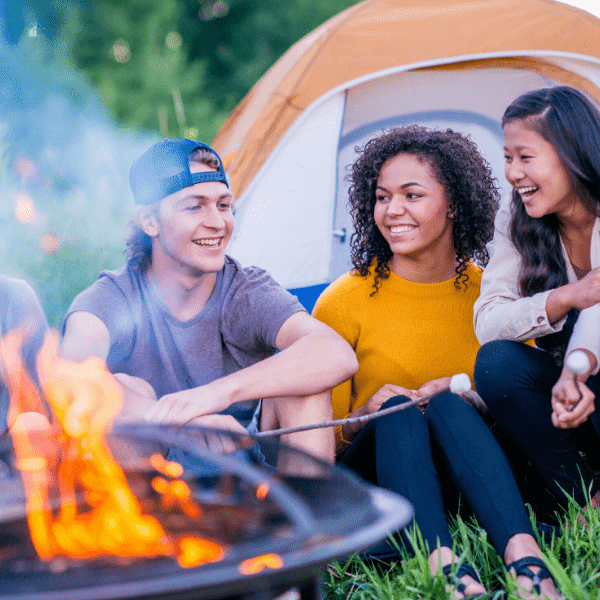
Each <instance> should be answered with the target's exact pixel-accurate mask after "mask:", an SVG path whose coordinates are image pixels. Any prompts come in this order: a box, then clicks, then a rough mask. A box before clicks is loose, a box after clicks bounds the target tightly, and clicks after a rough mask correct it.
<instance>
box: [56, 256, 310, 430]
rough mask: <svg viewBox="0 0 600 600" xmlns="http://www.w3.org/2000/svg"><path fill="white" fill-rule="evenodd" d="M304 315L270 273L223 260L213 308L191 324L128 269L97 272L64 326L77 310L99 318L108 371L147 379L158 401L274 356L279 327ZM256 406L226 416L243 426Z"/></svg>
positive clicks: (245, 405) (232, 410)
mask: <svg viewBox="0 0 600 600" xmlns="http://www.w3.org/2000/svg"><path fill="white" fill-rule="evenodd" d="M300 310H304V308H303V307H302V305H301V304H300V303H299V302H298V300H297V298H296V297H295V296H292V295H291V294H290V293H289V292H287V291H286V290H285V289H283V288H282V287H281V286H280V285H279V284H277V283H276V282H275V281H274V280H273V279H272V278H271V276H270V275H269V274H268V273H267V272H266V271H263V270H262V269H258V268H256V267H248V268H242V267H241V266H240V265H239V263H238V262H236V261H235V260H234V259H232V258H230V257H226V258H225V266H224V268H223V269H222V270H221V271H220V272H219V273H218V274H217V281H216V284H215V288H214V290H213V292H212V294H211V296H210V298H209V300H208V302H207V303H206V305H205V306H204V308H203V309H202V310H201V311H200V312H199V313H198V314H197V315H196V316H195V317H194V318H192V319H190V320H189V321H180V320H179V319H177V318H175V317H174V316H173V315H172V314H171V313H170V312H169V311H168V310H167V308H166V307H165V306H164V305H163V304H162V303H161V302H160V300H159V299H158V297H157V296H156V294H155V292H154V290H153V289H152V285H151V284H150V282H149V281H148V278H147V277H146V275H145V274H144V273H143V272H139V271H137V270H133V269H130V268H129V267H128V266H125V267H123V268H121V269H119V270H117V271H103V272H102V273H100V276H99V278H98V281H96V282H95V283H94V284H93V285H92V286H90V287H89V288H88V289H86V290H84V291H83V292H81V294H79V295H78V296H77V297H76V298H75V300H73V302H72V304H71V306H70V308H69V310H68V312H67V316H66V317H65V322H66V320H67V319H68V318H69V315H71V314H72V313H74V312H76V311H86V312H89V313H92V314H93V315H95V316H97V317H98V318H99V319H100V320H101V321H102V322H103V323H104V324H105V325H106V327H107V329H108V331H109V333H110V351H109V354H108V358H107V367H108V369H109V370H110V371H111V372H112V373H126V374H128V375H132V376H135V377H140V378H142V379H144V380H146V381H147V382H148V383H150V385H152V387H153V388H154V390H155V391H156V395H157V397H158V398H160V397H161V396H164V395H165V394H170V393H173V392H178V391H181V390H184V389H188V388H193V387H197V386H200V385H205V384H207V383H210V382H211V381H214V380H215V379H218V378H220V377H224V376H225V375H229V374H230V373H234V372H236V371H239V370H240V369H243V368H245V367H248V366H250V365H253V364H255V363H257V362H258V361H260V360H263V359H264V358H266V357H268V356H271V355H272V354H274V353H275V351H276V347H275V340H276V337H277V333H278V332H279V329H280V328H281V326H282V325H283V323H284V322H285V321H286V320H287V319H288V318H289V317H290V316H292V315H293V314H294V313H296V312H298V311H300ZM255 408H256V401H252V402H240V403H238V404H235V405H233V406H232V407H230V409H228V410H227V411H225V412H226V413H227V414H232V415H233V416H235V417H236V418H237V419H238V420H239V421H240V422H241V423H242V424H243V425H244V426H246V425H247V424H248V423H249V421H250V418H251V417H252V414H253V412H254V409H255Z"/></svg>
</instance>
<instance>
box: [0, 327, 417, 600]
mask: <svg viewBox="0 0 600 600" xmlns="http://www.w3.org/2000/svg"><path fill="white" fill-rule="evenodd" d="M21 341H22V340H21V336H20V334H19V333H18V332H13V333H10V334H9V335H7V336H5V338H4V339H3V340H2V341H1V342H0V351H1V353H2V360H3V363H4V367H5V381H6V383H7V386H8V388H9V391H10V397H11V400H10V407H9V413H8V422H9V425H10V426H11V434H12V444H11V440H6V441H5V443H4V446H3V447H2V446H0V498H2V503H1V505H0V506H1V507H2V508H0V522H2V531H3V534H1V535H0V582H1V584H0V598H1V597H4V598H11V599H14V600H16V599H17V598H19V599H22V600H25V598H27V599H28V600H29V599H30V598H37V597H40V598H55V599H56V600H58V599H59V598H60V599H61V600H68V599H70V598H72V599H73V600H75V599H77V600H81V599H82V598H90V599H91V598H159V597H168V598H179V597H181V598H189V597H192V596H190V594H192V593H193V594H195V593H201V597H202V598H251V597H254V594H255V593H258V590H262V591H261V594H263V596H261V597H275V596H276V595H278V594H280V593H282V592H284V591H286V590H288V589H290V588H293V587H295V588H298V589H299V590H300V591H301V594H302V597H303V598H307V599H308V598H316V597H319V596H318V588H319V585H318V583H319V580H320V574H321V572H322V568H323V566H324V565H325V563H326V562H327V561H329V560H331V559H332V558H334V557H336V556H340V555H343V554H350V553H352V552H354V551H355V550H357V549H359V548H361V547H364V546H366V545H368V544H371V543H374V542H376V541H378V540H380V539H382V538H383V537H385V535H386V534H387V533H388V532H389V531H391V530H393V529H395V528H397V527H398V526H402V525H404V524H406V522H407V521H408V520H409V519H410V517H411V515H412V511H411V508H410V506H409V505H408V503H407V502H406V501H404V500H403V499H400V498H399V497H398V496H395V495H392V494H390V493H386V492H383V491H380V490H375V489H370V488H368V487H367V486H365V485H364V484H362V483H360V482H359V481H358V480H357V479H355V478H354V477H352V476H351V475H350V474H349V473H346V472H343V471H342V470H340V469H337V468H335V467H333V466H331V465H326V464H323V463H320V462H319V461H317V460H316V459H313V458H312V457H310V456H308V455H301V453H299V452H298V451H295V450H293V449H292V448H288V447H285V446H282V445H280V444H277V443H274V442H269V443H261V444H260V447H259V445H258V443H257V442H256V441H255V440H253V439H252V438H250V437H249V436H239V435H235V434H230V433H225V432H222V431H207V430H204V429H200V428H194V427H182V428H175V427H164V426H163V427H157V426H150V425H129V426H120V427H112V428H111V425H112V423H113V420H114V418H115V416H116V415H117V414H118V412H119V411H120V409H121V405H122V401H123V398H122V393H121V390H120V387H119V385H118V384H117V382H116V381H115V379H114V378H113V377H112V375H111V374H110V373H109V372H108V371H107V369H106V367H105V365H104V364H103V363H102V361H99V360H97V359H90V360H88V361H86V362H84V363H81V364H78V363H71V362H68V361H64V360H62V359H61V358H59V357H58V355H57V340H56V337H55V336H50V337H48V338H47V340H46V342H45V344H44V346H43V348H42V349H41V350H40V352H39V354H38V357H37V370H38V376H39V381H40V386H41V388H42V392H43V399H44V400H45V401H46V402H47V405H48V406H46V404H45V403H44V400H43V399H42V397H40V394H39V393H38V391H37V388H36V386H35V385H34V384H33V382H32V381H31V380H30V378H29V376H28V375H27V372H26V370H25V369H24V368H23V364H22V360H21V357H20V344H21ZM90 403H91V404H90ZM90 406H93V410H90ZM47 410H48V413H47V414H46V416H44V414H45V413H46V411H47ZM209 436H225V437H227V438H228V441H229V442H230V445H233V447H235V448H236V450H235V452H233V453H232V454H231V455H220V454H216V453H214V452H212V451H211V450H210V449H209V447H208V446H209V444H208V443H207V440H208V438H209ZM285 453H290V456H291V457H292V458H293V460H289V459H286V460H284V461H282V462H284V463H285V464H294V463H295V464H300V463H301V464H302V465H303V473H306V472H310V474H311V475H310V477H307V476H306V475H305V474H294V473H277V472H276V470H274V469H272V468H270V467H268V466H267V465H266V463H265V460H264V456H265V455H267V456H268V455H273V456H277V455H278V456H279V457H280V458H281V457H282V454H285ZM172 455H177V456H183V457H184V458H185V460H181V461H178V460H173V459H172V458H171V456H172ZM284 458H285V457H284ZM265 589H267V590H270V592H268V593H267V596H264V593H265V592H264V590H265ZM193 597H200V596H195V595H194V596H193Z"/></svg>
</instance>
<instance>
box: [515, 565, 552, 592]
mask: <svg viewBox="0 0 600 600" xmlns="http://www.w3.org/2000/svg"><path fill="white" fill-rule="evenodd" d="M528 565H531V566H533V567H541V569H540V570H539V571H538V572H537V573H534V572H533V571H532V570H531V569H530V568H529V566H528ZM511 569H514V570H515V573H516V574H517V576H519V575H525V577H529V579H531V581H533V585H532V586H531V589H532V590H533V591H534V592H535V593H536V594H538V595H539V594H540V593H541V591H540V583H542V580H543V579H552V581H554V577H552V574H551V573H550V571H548V568H547V567H546V563H544V561H543V560H542V559H541V558H538V557H537V556H526V557H524V558H520V559H519V560H515V562H512V563H510V565H507V567H506V570H507V571H510V570H511ZM554 585H556V582H555V581H554Z"/></svg>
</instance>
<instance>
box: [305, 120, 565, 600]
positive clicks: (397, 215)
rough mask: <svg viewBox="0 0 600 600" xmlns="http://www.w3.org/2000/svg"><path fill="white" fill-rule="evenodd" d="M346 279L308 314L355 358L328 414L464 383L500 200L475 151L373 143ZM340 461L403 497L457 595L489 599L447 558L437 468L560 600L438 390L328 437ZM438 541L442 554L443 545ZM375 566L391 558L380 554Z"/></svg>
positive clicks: (423, 141) (505, 485) (494, 467)
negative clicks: (423, 400)
mask: <svg viewBox="0 0 600 600" xmlns="http://www.w3.org/2000/svg"><path fill="white" fill-rule="evenodd" d="M349 179H350V183H351V187H350V205H351V213H352V217H353V220H354V226H355V230H356V231H355V233H354V235H353V237H352V243H351V247H352V262H353V265H354V269H353V270H352V271H351V272H350V273H348V274H346V275H343V276H342V277H340V278H339V279H338V280H337V281H335V282H334V283H332V284H331V286H329V287H328V288H327V289H326V290H325V291H324V292H323V294H322V296H321V297H320V298H319V300H318V301H317V304H316V306H315V310H314V315H315V316H316V317H317V318H318V319H320V320H321V321H324V322H325V323H327V324H328V325H329V326H330V327H332V328H333V329H335V330H336V331H337V332H338V333H339V334H341V335H342V337H344V338H345V339H346V341H348V342H349V343H350V344H351V345H352V347H353V348H354V350H355V352H356V355H357V358H358V362H359V369H358V372H357V373H356V375H355V376H354V377H353V378H352V379H351V380H349V381H347V382H345V383H343V384H341V385H340V386H338V387H336V388H335V389H334V390H333V396H332V402H333V410H334V418H335V419H339V418H343V417H347V416H352V417H357V416H361V415H364V414H369V413H374V412H376V411H378V410H379V409H380V408H387V407H389V406H391V405H394V404H398V403H402V402H406V401H408V400H412V399H417V398H419V397H422V396H424V395H426V394H428V393H430V392H432V391H434V390H436V389H439V388H442V387H445V386H447V385H448V383H449V380H450V377H451V376H452V375H454V374H456V373H460V372H466V373H467V374H469V376H470V377H472V375H473V366H474V364H475V356H476V354H477V350H478V349H479V344H478V342H477V339H476V337H475V334H474V331H473V304H474V302H475V300H476V299H477V297H478V295H479V285H480V281H481V269H480V268H479V267H477V266H476V265H475V264H474V263H473V261H474V260H477V261H478V262H480V263H484V264H485V263H486V262H487V258H488V256H487V252H486V249H485V244H486V242H487V241H489V239H491V236H492V232H493V221H494V214H495V211H496V209H497V206H498V192H497V190H496V188H495V185H494V182H493V180H492V177H491V172H490V169H489V166H488V165H487V163H486V162H485V161H484V160H483V158H482V157H481V155H480V154H479V152H478V150H477V147H476V146H475V144H474V143H473V142H471V141H470V140H469V139H467V138H465V137H464V136H462V135H460V134H458V133H455V132H453V131H451V130H447V131H434V130H428V129H426V128H424V127H420V126H416V125H413V126H408V127H402V128H398V129H394V130H391V131H389V132H387V133H384V134H383V135H381V136H380V137H379V138H376V139H373V140H371V141H370V142H368V143H367V144H366V145H365V147H364V148H363V149H362V150H361V153H360V156H359V158H358V159H357V161H356V163H355V164H354V165H353V167H352V172H351V174H350V175H349ZM336 440H337V450H338V457H339V460H340V461H341V462H343V463H345V464H346V465H348V466H349V467H351V468H353V469H354V470H356V471H357V472H359V473H360V474H361V475H362V476H363V477H365V478H367V479H368V480H370V481H373V482H374V483H377V484H378V485H381V486H382V487H386V488H388V489H391V490H393V491H396V492H398V493H400V494H402V495H403V496H405V497H407V498H408V499H409V500H410V501H411V502H412V503H413V506H414V507H415V521H416V523H417V524H418V525H419V528H420V531H421V534H422V535H423V539H424V540H425V542H426V543H427V544H428V547H429V549H430V550H432V551H431V554H430V567H431V570H432V572H435V571H437V569H438V568H440V567H442V570H443V572H444V574H445V575H446V576H447V577H448V580H449V582H450V583H451V584H452V585H453V586H454V589H453V594H454V597H455V598H463V597H467V596H469V595H472V594H483V593H485V589H484V587H483V586H482V585H481V583H480V581H479V578H478V576H477V573H476V572H475V570H474V569H473V568H472V567H471V566H470V565H468V564H466V563H463V564H459V562H458V561H459V559H458V557H457V556H456V555H455V554H454V553H453V551H452V539H451V537H450V533H449V531H448V525H447V521H446V516H445V509H444V502H443V498H442V486H441V485H440V478H439V475H438V471H440V472H441V471H444V472H445V474H447V475H449V477H450V478H451V479H452V481H453V483H454V485H455V486H456V488H457V489H458V490H459V491H460V492H461V493H462V495H463V497H464V498H465V499H466V501H467V502H468V504H469V505H470V507H471V509H472V510H473V512H474V514H475V516H476V517H477V518H478V520H479V523H480V524H481V525H482V526H483V527H484V528H485V529H486V530H487V532H488V534H489V536H490V539H491V541H492V543H493V544H494V546H495V548H496V549H497V550H498V552H499V553H500V555H501V556H502V557H503V559H504V561H505V563H506V564H507V565H508V567H507V568H508V569H514V570H515V571H516V573H517V575H518V578H517V581H518V583H519V585H520V586H522V588H523V589H522V593H525V595H527V593H528V592H525V590H527V591H529V590H536V591H538V592H539V591H540V590H541V592H542V593H543V594H546V595H547V596H548V597H549V598H558V597H559V595H558V592H557V590H556V588H555V586H554V582H553V581H552V578H551V576H550V574H549V572H548V571H547V569H546V568H545V566H544V563H543V562H542V560H541V557H542V554H541V551H540V549H539V547H538V545H537V542H536V541H535V538H534V537H533V531H532V529H531V525H530V523H529V519H528V518H527V514H526V512H525V508H524V506H523V501H522V499H521V496H520V494H519V491H518V488H517V485H516V483H515V481H514V478H513V476H512V473H511V471H510V468H509V466H508V463H507V462H506V459H505V457H504V455H503V454H502V451H501V450H500V448H499V446H498V444H497V443H496V441H495V439H494V437H493V435H492V434H491V433H490V431H489V429H488V428H487V427H486V425H485V423H484V422H483V420H482V419H481V417H480V416H479V414H478V413H477V411H476V410H475V409H474V408H473V406H472V405H471V404H469V403H468V402H466V401H465V400H464V399H463V398H461V397H459V396H456V395H454V394H451V393H446V394H443V395H441V396H438V397H437V398H435V399H434V400H432V401H431V402H430V403H429V405H428V406H421V410H419V408H417V407H414V406H413V407H411V408H409V409H408V410H405V411H401V412H397V413H394V414H391V415H388V416H385V417H382V418H380V419H376V420H373V421H370V422H369V423H367V424H366V425H360V424H359V425H357V424H348V425H345V426H344V427H342V428H338V430H337V431H336ZM438 544H439V549H438ZM371 554H372V555H373V556H375V557H379V558H386V559H389V558H390V556H391V555H393V554H394V551H393V548H392V547H391V546H390V545H389V544H388V545H386V546H380V547H378V548H376V549H372V550H371Z"/></svg>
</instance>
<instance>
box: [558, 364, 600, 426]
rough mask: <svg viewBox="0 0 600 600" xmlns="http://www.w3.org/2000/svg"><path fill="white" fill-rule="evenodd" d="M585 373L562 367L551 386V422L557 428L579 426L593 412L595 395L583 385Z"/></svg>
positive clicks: (585, 377)
mask: <svg viewBox="0 0 600 600" xmlns="http://www.w3.org/2000/svg"><path fill="white" fill-rule="evenodd" d="M586 379H587V374H584V375H574V374H573V373H571V371H569V369H568V368H566V367H565V368H564V369H563V371H562V373H561V374H560V377H559V378H558V381H557V382H556V383H555V384H554V387H553V388H552V398H551V403H552V424H553V425H554V427H558V428H559V429H572V428H574V427H579V425H581V424H582V423H583V422H584V421H586V420H587V418H588V417H589V416H590V415H591V414H592V413H593V412H594V410H595V403H594V399H595V396H594V394H593V393H592V391H591V390H590V389H589V388H588V387H587V386H586V385H585V380H586Z"/></svg>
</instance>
